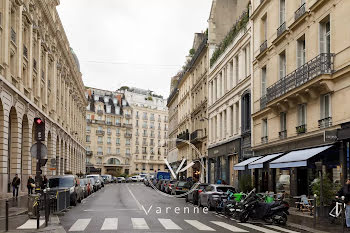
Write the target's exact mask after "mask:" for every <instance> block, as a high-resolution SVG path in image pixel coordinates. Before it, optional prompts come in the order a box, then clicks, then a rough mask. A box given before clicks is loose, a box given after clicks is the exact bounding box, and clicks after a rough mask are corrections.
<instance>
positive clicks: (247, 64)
mask: <svg viewBox="0 0 350 233" xmlns="http://www.w3.org/2000/svg"><path fill="white" fill-rule="evenodd" d="M244 52H245V74H246V76H249V75H250V44H248V45H247V46H246V47H245V49H244Z"/></svg>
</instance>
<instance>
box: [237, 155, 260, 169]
mask: <svg viewBox="0 0 350 233" xmlns="http://www.w3.org/2000/svg"><path fill="white" fill-rule="evenodd" d="M260 158H261V156H257V157H252V158H249V159H246V160H244V161H242V162H240V163H237V164H236V165H234V166H233V170H238V171H244V170H245V166H247V165H248V164H250V163H251V162H253V161H255V160H258V159H260Z"/></svg>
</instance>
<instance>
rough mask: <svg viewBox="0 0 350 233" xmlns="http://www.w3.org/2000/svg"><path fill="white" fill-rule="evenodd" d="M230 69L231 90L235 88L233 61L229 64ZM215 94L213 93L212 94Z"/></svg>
mask: <svg viewBox="0 0 350 233" xmlns="http://www.w3.org/2000/svg"><path fill="white" fill-rule="evenodd" d="M229 68H230V72H229V76H230V88H233V85H234V84H233V61H230V64H229ZM211 93H213V92H211Z"/></svg>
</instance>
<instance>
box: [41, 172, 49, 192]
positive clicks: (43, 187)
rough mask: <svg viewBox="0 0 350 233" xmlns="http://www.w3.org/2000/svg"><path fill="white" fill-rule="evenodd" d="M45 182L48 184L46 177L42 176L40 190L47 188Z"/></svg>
mask: <svg viewBox="0 0 350 233" xmlns="http://www.w3.org/2000/svg"><path fill="white" fill-rule="evenodd" d="M47 182H48V180H47V177H46V175H44V177H43V183H42V184H43V185H42V187H41V189H46V188H47Z"/></svg>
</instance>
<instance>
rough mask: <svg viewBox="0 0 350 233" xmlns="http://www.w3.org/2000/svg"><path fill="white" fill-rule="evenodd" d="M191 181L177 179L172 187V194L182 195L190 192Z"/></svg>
mask: <svg viewBox="0 0 350 233" xmlns="http://www.w3.org/2000/svg"><path fill="white" fill-rule="evenodd" d="M189 188H190V183H189V182H186V181H177V182H176V183H175V184H174V187H173V188H172V189H171V195H181V194H184V193H186V192H188V190H189Z"/></svg>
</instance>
